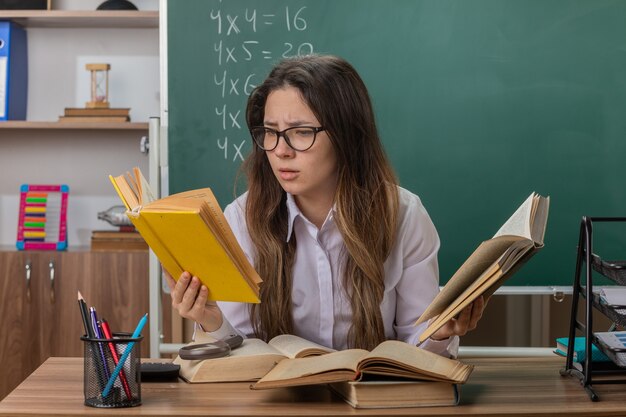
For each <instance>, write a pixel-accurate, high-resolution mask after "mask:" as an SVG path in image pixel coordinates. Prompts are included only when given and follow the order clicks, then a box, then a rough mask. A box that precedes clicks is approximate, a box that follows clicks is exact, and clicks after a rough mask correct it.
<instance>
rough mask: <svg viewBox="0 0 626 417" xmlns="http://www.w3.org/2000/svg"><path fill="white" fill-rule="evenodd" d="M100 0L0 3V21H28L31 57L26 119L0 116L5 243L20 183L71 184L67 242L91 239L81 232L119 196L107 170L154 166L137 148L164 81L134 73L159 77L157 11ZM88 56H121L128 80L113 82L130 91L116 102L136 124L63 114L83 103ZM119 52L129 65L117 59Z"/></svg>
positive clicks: (0, 230)
mask: <svg viewBox="0 0 626 417" xmlns="http://www.w3.org/2000/svg"><path fill="white" fill-rule="evenodd" d="M99 3H101V1H99V2H98V1H93V2H87V1H83V0H80V1H74V2H73V3H72V2H71V1H65V2H62V1H59V2H58V3H55V7H59V8H61V9H59V10H0V20H11V21H13V22H16V23H18V24H20V25H22V26H24V27H25V28H26V31H27V35H28V61H29V68H28V110H27V119H26V120H25V121H7V122H2V123H0V165H2V166H5V167H7V170H9V171H10V172H14V174H12V175H10V176H4V177H3V178H1V179H0V202H3V206H2V207H0V245H13V244H14V241H15V236H14V234H15V233H14V222H15V220H14V217H16V216H17V215H16V214H15V213H14V210H13V208H14V206H15V204H16V203H14V201H16V195H17V192H18V190H19V185H20V184H22V183H67V184H68V185H69V186H70V190H71V191H70V194H71V196H70V199H71V207H70V209H72V208H73V209H74V212H75V213H76V215H74V216H73V221H72V222H71V223H70V225H69V228H70V230H69V237H70V246H73V247H76V246H86V245H89V239H88V235H89V234H88V233H86V232H85V230H94V229H98V228H99V227H100V228H102V226H103V224H102V222H101V221H98V220H97V216H96V214H97V212H98V211H101V210H105V209H107V208H108V207H110V206H112V205H114V204H119V201H118V200H117V197H116V196H115V194H114V192H113V190H112V188H111V186H110V184H109V183H108V180H107V174H108V173H111V172H122V171H123V170H125V169H128V168H129V167H132V166H139V167H140V168H141V169H144V170H146V171H147V170H148V157H147V155H145V154H142V153H141V151H140V149H141V141H142V138H143V137H146V136H147V134H148V123H147V122H148V117H150V116H157V115H158V112H159V110H158V109H159V106H158V83H157V86H156V87H154V88H153V87H152V86H153V85H154V83H152V84H149V85H148V84H142V83H139V84H138V83H137V82H136V79H137V74H138V73H140V74H141V78H142V79H150V80H154V79H158V74H159V66H158V55H159V11H158V10H139V11H101V10H95V8H96V7H97V6H98V4H99ZM138 5H139V7H140V8H141V7H154V5H155V3H154V2H153V3H152V4H148V2H144V4H138ZM70 8H93V9H92V10H69V9H70ZM85 56H93V57H96V58H94V59H97V57H103V58H102V59H109V58H111V59H114V60H115V59H117V61H113V63H114V65H113V71H116V73H115V75H116V76H118V78H119V81H121V83H122V84H120V83H119V82H118V84H116V85H117V86H119V85H124V91H125V92H128V91H131V92H132V94H131V93H126V96H123V97H120V96H119V95H114V96H113V98H114V100H117V106H118V107H130V108H131V111H132V113H131V120H132V122H123V123H113V122H111V123H108V122H107V123H102V122H99V123H95V122H94V123H92V122H79V123H74V122H58V120H57V119H58V117H59V115H62V114H63V109H64V108H66V107H82V104H83V101H85V99H83V98H82V96H80V97H79V96H78V94H79V93H78V92H77V91H80V90H77V88H78V86H82V85H83V84H82V83H79V84H77V81H76V79H77V77H78V75H79V74H81V73H80V71H83V67H82V65H81V64H79V61H80V59H84V58H81V57H85ZM122 60H127V62H132V64H126V65H123V66H121V67H120V66H119V65H117V66H116V65H115V63H116V62H117V63H119V62H121V61H122ZM136 63H139V64H140V65H139V66H135V64H136ZM135 68H136V69H135ZM120 74H122V77H119V75H120ZM81 75H82V74H81ZM124 83H127V84H128V85H125V84H124ZM127 87H132V88H130V89H129V88H127ZM146 87H147V88H148V89H146ZM141 88H143V89H141ZM118 90H119V87H118ZM155 94H156V95H155ZM129 97H133V98H134V99H135V103H133V102H132V100H128V98H129ZM137 97H141V99H136V98H137ZM138 101H140V102H141V103H142V105H143V108H142V107H140V106H138V105H137V104H136V102H138ZM149 103H152V104H149ZM112 105H113V106H115V105H116V103H115V102H113V103H112ZM35 166H36V167H37V170H33V169H31V168H32V167H35ZM24 167H28V169H24ZM77 172H80V173H81V174H80V175H76V174H75V173H77Z"/></svg>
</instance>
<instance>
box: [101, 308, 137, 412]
mask: <svg viewBox="0 0 626 417" xmlns="http://www.w3.org/2000/svg"><path fill="white" fill-rule="evenodd" d="M100 325H101V326H102V332H103V333H104V337H106V338H107V339H113V333H111V329H110V328H109V323H107V321H106V320H105V319H104V318H103V319H101V320H100ZM108 345H109V350H110V351H111V356H113V362H115V365H117V363H118V362H119V361H120V358H119V356H118V355H117V350H116V349H115V344H114V343H113V342H109V343H108ZM120 380H121V381H122V386H123V387H124V392H125V393H126V398H128V399H129V400H130V399H131V398H132V394H131V393H130V387H129V386H128V381H127V380H126V374H125V373H124V369H122V371H121V372H120Z"/></svg>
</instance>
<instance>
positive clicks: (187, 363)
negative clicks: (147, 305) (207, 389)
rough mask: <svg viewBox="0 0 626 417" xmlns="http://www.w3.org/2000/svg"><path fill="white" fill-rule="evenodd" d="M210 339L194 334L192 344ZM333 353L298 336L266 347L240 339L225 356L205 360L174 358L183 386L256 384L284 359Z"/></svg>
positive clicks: (286, 336)
mask: <svg viewBox="0 0 626 417" xmlns="http://www.w3.org/2000/svg"><path fill="white" fill-rule="evenodd" d="M214 341H215V340H214V339H212V338H211V336H209V335H207V334H205V333H203V332H197V333H196V340H195V342H193V343H192V344H199V343H207V342H214ZM329 352H334V350H333V349H329V348H327V347H324V346H321V345H318V344H317V343H313V342H310V341H308V340H306V339H303V338H301V337H298V336H294V335H290V334H283V335H279V336H276V337H274V338H273V339H272V340H270V341H269V342H268V343H265V342H264V341H262V340H261V339H244V340H243V343H242V344H241V346H239V347H238V348H236V349H233V350H232V351H231V352H230V355H229V356H225V357H222V358H214V359H205V360H184V359H181V358H180V357H177V358H176V359H175V360H174V363H175V364H178V365H180V376H181V377H182V378H183V379H184V380H186V381H187V382H192V383H195V382H236V381H257V380H259V379H260V378H262V377H263V376H264V375H265V374H267V373H268V372H269V370H270V369H272V368H273V367H274V366H275V365H276V363H277V362H280V361H281V360H283V359H285V358H303V357H308V356H315V355H322V354H325V353H329Z"/></svg>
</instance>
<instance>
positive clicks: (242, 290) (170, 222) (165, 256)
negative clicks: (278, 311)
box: [109, 168, 262, 303]
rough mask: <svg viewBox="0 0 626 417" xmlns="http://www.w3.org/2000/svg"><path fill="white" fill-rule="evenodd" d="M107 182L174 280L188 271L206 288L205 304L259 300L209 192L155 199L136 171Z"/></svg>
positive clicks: (253, 277) (254, 279)
mask: <svg viewBox="0 0 626 417" xmlns="http://www.w3.org/2000/svg"><path fill="white" fill-rule="evenodd" d="M109 179H110V180H111V182H112V183H113V186H114V187H115V190H116V191H117V193H118V194H119V196H120V198H121V199H122V202H123V203H124V205H125V206H126V209H127V210H128V211H127V212H126V214H127V215H128V217H129V218H130V220H131V221H132V223H133V224H134V225H135V228H136V229H137V231H138V232H139V233H140V234H141V236H142V237H143V238H144V240H145V241H146V243H147V244H148V246H150V248H151V249H152V250H153V251H154V253H155V254H156V256H157V258H159V261H161V264H162V265H163V267H164V268H165V269H166V270H167V272H169V273H170V275H172V277H174V279H176V280H177V279H178V278H179V277H180V275H181V274H182V272H183V271H189V273H191V274H192V275H193V276H197V277H198V278H199V279H200V281H202V283H203V284H204V285H206V287H207V288H208V289H209V299H210V300H214V301H239V302H248V303H258V302H259V285H260V284H261V282H262V280H261V278H260V277H259V275H258V274H257V273H256V271H255V270H254V268H253V267H252V265H251V264H250V262H248V259H247V258H246V256H245V254H244V252H243V250H242V249H241V247H240V246H239V243H238V242H237V239H236V238H235V235H234V234H233V232H232V230H231V229H230V226H229V225H228V222H227V221H226V218H225V217H224V213H222V210H221V208H220V206H219V204H218V202H217V200H216V199H215V196H214V195H213V193H212V192H211V189H210V188H203V189H199V190H192V191H185V192H182V193H178V194H173V195H170V196H167V197H164V198H161V199H159V200H156V199H155V198H154V195H153V193H152V192H151V191H150V188H149V186H148V182H147V181H146V179H145V178H144V176H143V175H142V174H141V171H140V170H139V168H134V169H133V174H132V175H131V174H130V173H126V175H120V176H117V177H113V176H109Z"/></svg>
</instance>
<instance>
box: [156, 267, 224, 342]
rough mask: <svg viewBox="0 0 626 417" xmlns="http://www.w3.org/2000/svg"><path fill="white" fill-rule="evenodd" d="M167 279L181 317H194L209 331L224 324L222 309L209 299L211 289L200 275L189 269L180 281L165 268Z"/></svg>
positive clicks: (173, 303) (173, 302) (173, 301)
mask: <svg viewBox="0 0 626 417" xmlns="http://www.w3.org/2000/svg"><path fill="white" fill-rule="evenodd" d="M163 273H164V275H165V280H166V281H167V285H168V287H170V295H171V297H172V307H173V308H174V309H176V311H178V314H180V316H181V317H184V318H187V319H192V320H194V321H196V322H197V323H198V324H200V325H201V326H202V328H203V329H204V330H205V331H207V332H212V331H215V330H217V329H219V328H220V326H221V325H222V320H223V319H222V311H221V310H220V308H219V307H218V306H217V304H216V303H215V302H214V301H208V300H207V298H208V296H209V289H208V288H207V287H206V286H205V285H202V283H201V282H200V280H199V279H198V277H192V276H191V274H190V273H189V272H187V271H185V272H183V273H182V274H181V275H180V278H179V279H178V281H174V278H172V276H171V275H170V274H169V273H168V272H167V271H165V269H164V270H163Z"/></svg>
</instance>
